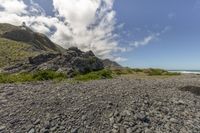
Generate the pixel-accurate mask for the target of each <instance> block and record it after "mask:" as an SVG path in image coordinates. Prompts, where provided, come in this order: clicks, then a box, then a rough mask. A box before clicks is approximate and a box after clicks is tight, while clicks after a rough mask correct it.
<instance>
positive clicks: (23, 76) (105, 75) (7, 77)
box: [0, 68, 180, 83]
mask: <svg viewBox="0 0 200 133" xmlns="http://www.w3.org/2000/svg"><path fill="white" fill-rule="evenodd" d="M128 74H132V75H138V74H144V75H147V76H176V75H180V73H171V72H168V71H165V70H162V69H130V68H123V69H112V70H111V69H104V70H100V71H95V72H89V73H86V74H78V73H76V76H75V77H74V78H73V79H74V81H89V80H99V79H111V78H113V77H116V76H119V75H128ZM66 79H68V77H67V75H66V74H64V73H58V72H55V71H51V70H45V71H37V72H32V73H17V74H0V83H22V82H34V81H46V80H54V81H63V80H66Z"/></svg>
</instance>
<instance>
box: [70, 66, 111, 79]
mask: <svg viewBox="0 0 200 133" xmlns="http://www.w3.org/2000/svg"><path fill="white" fill-rule="evenodd" d="M112 74H113V73H112V71H111V70H108V69H104V70H100V71H95V72H90V73H87V74H84V75H77V76H75V77H74V79H75V80H79V81H89V80H97V79H110V78H112V77H113V76H112Z"/></svg>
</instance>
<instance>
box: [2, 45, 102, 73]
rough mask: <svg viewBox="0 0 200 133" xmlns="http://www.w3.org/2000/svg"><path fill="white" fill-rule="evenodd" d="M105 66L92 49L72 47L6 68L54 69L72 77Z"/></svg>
mask: <svg viewBox="0 0 200 133" xmlns="http://www.w3.org/2000/svg"><path fill="white" fill-rule="evenodd" d="M103 68H104V65H103V62H102V61H101V60H100V59H99V58H97V57H96V56H95V55H94V53H93V52H92V51H89V52H82V51H81V50H79V49H78V48H76V47H71V48H69V49H67V50H66V51H65V52H64V53H62V54H61V53H47V54H40V55H38V56H35V57H30V58H29V59H28V61H27V62H25V63H20V64H17V65H15V66H12V67H8V68H5V69H4V70H5V72H9V73H16V72H31V71H37V70H54V71H59V72H64V73H67V75H68V76H69V77H72V76H73V75H74V74H75V73H87V72H91V71H96V70H101V69H103Z"/></svg>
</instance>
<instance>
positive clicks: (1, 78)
mask: <svg viewBox="0 0 200 133" xmlns="http://www.w3.org/2000/svg"><path fill="white" fill-rule="evenodd" d="M66 78H67V76H66V75H65V74H63V73H58V72H55V71H51V70H45V71H37V72H33V73H17V74H0V83H22V82H33V81H45V80H64V79H66Z"/></svg>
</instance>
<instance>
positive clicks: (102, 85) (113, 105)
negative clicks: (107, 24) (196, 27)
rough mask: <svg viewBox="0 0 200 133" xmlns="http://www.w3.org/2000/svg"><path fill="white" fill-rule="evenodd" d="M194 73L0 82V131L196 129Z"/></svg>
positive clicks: (198, 109) (198, 79) (155, 132)
mask: <svg viewBox="0 0 200 133" xmlns="http://www.w3.org/2000/svg"><path fill="white" fill-rule="evenodd" d="M199 87H200V76H199V75H194V74H183V75H181V76H171V77H156V76H155V77H154V76H152V77H137V76H121V77H118V78H114V79H103V80H96V81H89V82H78V83H73V82H71V83H67V82H61V83H54V82H52V81H47V82H37V83H25V84H0V132H1V133H8V132H15V133H24V132H28V133H133V132H136V133H161V132H163V133H169V132H173V133H199V131H200V95H199V91H200V90H199Z"/></svg>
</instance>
